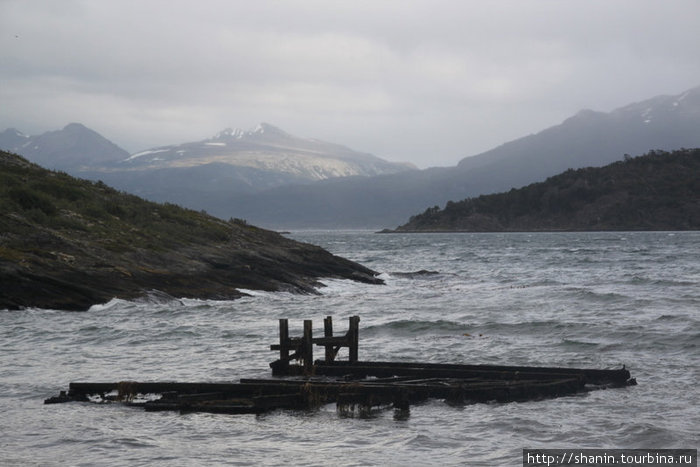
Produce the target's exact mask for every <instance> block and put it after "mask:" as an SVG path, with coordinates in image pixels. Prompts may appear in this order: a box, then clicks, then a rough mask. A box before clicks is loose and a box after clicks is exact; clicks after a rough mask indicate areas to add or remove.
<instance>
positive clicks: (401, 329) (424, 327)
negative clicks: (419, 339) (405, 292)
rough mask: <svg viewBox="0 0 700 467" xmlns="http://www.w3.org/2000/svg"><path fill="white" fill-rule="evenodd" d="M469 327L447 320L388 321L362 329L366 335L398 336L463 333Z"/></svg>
mask: <svg viewBox="0 0 700 467" xmlns="http://www.w3.org/2000/svg"><path fill="white" fill-rule="evenodd" d="M468 327H469V326H467V325H465V324H464V323H458V322H456V321H448V320H436V321H429V320H408V319H402V320H397V321H389V322H388V323H384V324H379V325H374V326H368V327H366V328H364V329H363V332H367V333H385V332H388V333H398V334H414V333H422V332H434V331H440V332H454V333H464V332H465V330H466V329H467V328H468Z"/></svg>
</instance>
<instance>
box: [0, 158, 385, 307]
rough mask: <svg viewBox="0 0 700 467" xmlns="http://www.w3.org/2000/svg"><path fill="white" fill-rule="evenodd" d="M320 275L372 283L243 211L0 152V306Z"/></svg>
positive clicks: (258, 285) (228, 288) (226, 288)
mask: <svg viewBox="0 0 700 467" xmlns="http://www.w3.org/2000/svg"><path fill="white" fill-rule="evenodd" d="M322 276H324V277H346V278H353V279H357V280H364V281H367V282H377V280H376V279H374V273H373V271H370V270H368V269H366V268H364V267H362V266H360V265H358V264H355V263H353V262H351V261H347V260H344V259H342V258H338V257H335V256H333V255H331V254H330V253H328V252H326V251H325V250H323V249H321V248H319V247H316V246H313V245H307V244H302V243H299V242H295V241H293V240H290V239H287V238H285V237H283V236H282V235H279V234H277V233H275V232H271V231H268V230H265V229H260V228H257V227H255V226H253V225H249V224H248V223H247V222H245V221H244V220H241V219H231V220H229V221H224V220H222V219H218V218H215V217H212V216H209V215H207V214H206V213H205V212H198V211H193V210H189V209H184V208H181V207H179V206H176V205H173V204H167V203H166V204H159V203H153V202H148V201H145V200H143V199H141V198H138V197H136V196H133V195H129V194H126V193H122V192H119V191H117V190H114V189H113V188H110V187H108V186H107V185H105V184H104V183H102V182H90V181H86V180H80V179H76V178H73V177H71V176H69V175H67V174H65V173H62V172H55V171H49V170H46V169H43V168H41V167H39V166H37V165H35V164H32V163H30V162H28V161H26V160H25V159H23V158H22V157H21V156H18V155H15V154H11V153H7V152H0V309H2V308H22V307H27V306H40V307H55V308H60V309H85V308H88V307H89V306H90V305H92V304H95V303H100V302H105V301H108V300H109V299H111V298H113V297H121V298H134V297H137V296H139V295H142V294H144V293H145V292H147V291H149V290H152V289H157V290H159V291H162V292H166V293H168V294H171V295H174V296H178V297H197V298H235V297H238V296H240V295H241V293H240V292H239V291H238V290H237V289H238V288H248V289H263V290H281V289H284V290H293V291H299V292H313V291H314V290H315V287H316V286H318V285H319V284H318V282H317V280H316V279H317V278H319V277H322Z"/></svg>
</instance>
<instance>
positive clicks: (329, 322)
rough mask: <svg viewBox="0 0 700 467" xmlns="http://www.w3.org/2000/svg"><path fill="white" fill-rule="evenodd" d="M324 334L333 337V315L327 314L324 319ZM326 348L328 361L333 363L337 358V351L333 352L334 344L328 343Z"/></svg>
mask: <svg viewBox="0 0 700 467" xmlns="http://www.w3.org/2000/svg"><path fill="white" fill-rule="evenodd" d="M323 336H324V337H333V317H331V316H326V318H325V319H324V320H323ZM325 349H326V355H325V357H326V363H331V362H332V361H333V360H335V352H333V345H328V344H326V346H325Z"/></svg>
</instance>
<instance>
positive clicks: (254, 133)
mask: <svg viewBox="0 0 700 467" xmlns="http://www.w3.org/2000/svg"><path fill="white" fill-rule="evenodd" d="M263 135H264V136H272V135H274V136H283V137H290V135H289V133H287V132H285V131H283V130H281V129H280V128H278V127H276V126H274V125H270V124H269V123H264V122H262V123H258V124H257V125H256V126H255V128H253V129H252V130H243V129H241V128H230V127H229V128H226V129H224V130H222V131H220V132H218V133H217V134H216V135H214V137H213V138H211V139H212V140H231V139H239V140H240V139H246V138H250V137H260V136H263Z"/></svg>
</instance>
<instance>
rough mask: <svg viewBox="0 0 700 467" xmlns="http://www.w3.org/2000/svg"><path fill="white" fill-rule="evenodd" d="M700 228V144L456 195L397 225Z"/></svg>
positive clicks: (528, 228) (482, 228)
mask: <svg viewBox="0 0 700 467" xmlns="http://www.w3.org/2000/svg"><path fill="white" fill-rule="evenodd" d="M696 229H700V149H681V150H678V151H674V152H670V153H668V152H664V151H651V152H649V153H648V154H646V155H644V156H640V157H630V156H625V158H624V160H623V161H620V162H615V163H613V164H610V165H607V166H605V167H600V168H584V169H578V170H571V169H570V170H567V171H566V172H564V173H562V174H560V175H556V176H554V177H550V178H548V179H547V180H546V181H544V182H541V183H533V184H531V185H528V186H526V187H523V188H520V189H512V190H510V191H508V192H505V193H498V194H493V195H484V196H479V197H477V198H468V199H465V200H463V201H459V202H452V201H449V202H448V203H447V204H446V206H445V208H444V209H440V208H439V207H437V206H435V207H432V208H429V209H427V210H426V211H425V212H423V213H422V214H420V215H416V216H413V217H411V219H410V220H409V222H408V223H407V224H404V225H402V226H400V227H398V228H397V229H396V231H401V232H405V231H474V232H489V231H549V230H696Z"/></svg>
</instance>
